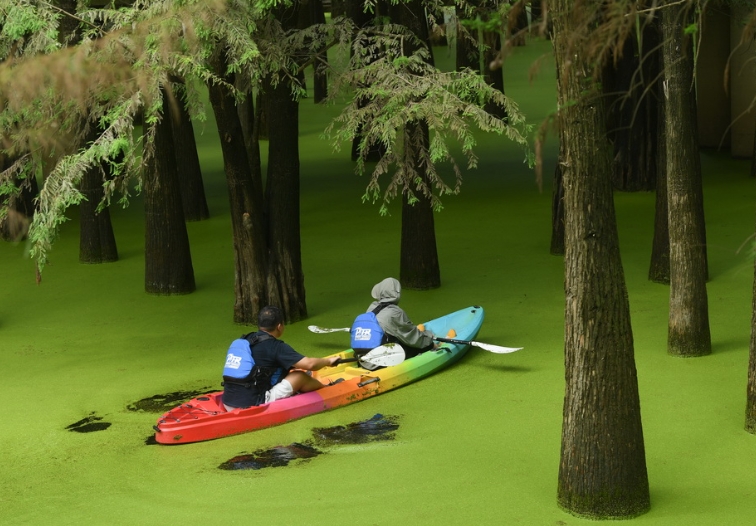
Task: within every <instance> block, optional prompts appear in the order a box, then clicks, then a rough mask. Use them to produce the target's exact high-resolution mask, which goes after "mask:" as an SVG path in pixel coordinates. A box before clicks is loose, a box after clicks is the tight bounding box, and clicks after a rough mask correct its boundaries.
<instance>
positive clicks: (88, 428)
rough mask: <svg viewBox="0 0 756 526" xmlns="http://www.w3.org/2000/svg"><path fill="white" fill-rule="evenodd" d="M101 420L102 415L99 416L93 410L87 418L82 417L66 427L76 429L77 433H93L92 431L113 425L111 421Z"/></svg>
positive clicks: (71, 429) (102, 429) (70, 429)
mask: <svg viewBox="0 0 756 526" xmlns="http://www.w3.org/2000/svg"><path fill="white" fill-rule="evenodd" d="M101 420H102V417H101V416H97V415H96V414H95V412H94V411H92V412H91V413H89V416H87V417H86V418H82V419H81V420H79V421H78V422H74V423H73V424H71V425H69V426H66V429H68V430H69V431H76V432H77V433H91V432H92V431H104V430H105V429H107V428H109V427H110V426H111V424H110V422H102V421H101Z"/></svg>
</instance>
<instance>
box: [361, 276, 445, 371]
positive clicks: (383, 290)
mask: <svg viewBox="0 0 756 526" xmlns="http://www.w3.org/2000/svg"><path fill="white" fill-rule="evenodd" d="M370 294H371V295H372V296H373V299H374V300H375V301H373V302H372V303H371V304H370V306H369V307H368V309H367V311H366V312H375V317H376V319H377V321H378V324H379V325H380V326H381V328H382V329H383V332H384V333H385V334H386V338H385V339H386V340H387V341H386V342H384V343H392V342H394V343H399V344H400V345H401V346H402V347H403V348H404V352H405V353H406V356H407V358H412V357H413V356H417V355H418V354H420V353H423V352H425V351H430V350H431V349H434V348H436V347H438V344H437V343H436V342H434V340H433V333H432V332H431V331H426V330H424V329H423V327H422V326H420V327H418V326H416V325H415V324H414V323H412V322H411V321H410V319H409V317H408V316H407V314H406V313H405V312H404V310H402V308H401V307H399V305H397V304H398V303H399V299H400V298H401V296H402V286H401V284H400V283H399V281H398V280H396V279H394V278H386V279H384V280H383V281H381V282H380V283H378V284H376V285H375V286H374V287H373V290H372V292H371V293H370Z"/></svg>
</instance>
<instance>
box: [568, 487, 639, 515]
mask: <svg viewBox="0 0 756 526" xmlns="http://www.w3.org/2000/svg"><path fill="white" fill-rule="evenodd" d="M622 500H623V501H626V502H619V500H616V499H612V498H604V497H601V496H593V497H577V496H573V497H571V498H564V497H561V496H560V497H558V498H557V505H558V506H559V507H560V508H561V509H562V510H564V511H566V512H567V513H569V514H570V515H574V516H575V517H580V518H583V519H592V520H621V519H633V518H635V517H638V516H640V515H643V514H644V513H646V512H648V511H649V510H650V509H651V501H650V498H649V495H648V492H647V491H646V492H645V494H642V495H639V496H638V497H637V500H636V499H627V498H625V499H622Z"/></svg>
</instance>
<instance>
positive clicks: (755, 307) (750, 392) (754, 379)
mask: <svg viewBox="0 0 756 526" xmlns="http://www.w3.org/2000/svg"><path fill="white" fill-rule="evenodd" d="M754 263H755V264H754V280H753V300H752V303H751V310H752V311H753V314H752V316H751V345H750V352H749V353H748V385H747V388H746V414H745V430H746V431H748V432H749V433H753V434H754V435H756V259H755V260H754Z"/></svg>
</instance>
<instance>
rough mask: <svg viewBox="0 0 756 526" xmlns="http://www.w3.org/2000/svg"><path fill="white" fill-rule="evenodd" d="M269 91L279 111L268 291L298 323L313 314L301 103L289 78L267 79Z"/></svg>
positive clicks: (269, 206) (273, 111) (272, 157)
mask: <svg viewBox="0 0 756 526" xmlns="http://www.w3.org/2000/svg"><path fill="white" fill-rule="evenodd" d="M263 90H264V91H265V102H266V104H267V108H266V111H267V114H268V115H275V116H276V118H275V119H270V121H269V122H268V141H269V143H268V176H267V186H266V189H265V191H266V194H265V195H266V208H265V209H266V212H267V217H268V239H269V247H270V253H269V254H270V259H269V269H268V291H269V294H270V301H271V302H275V304H276V305H278V306H280V307H281V308H282V309H283V311H284V316H285V318H286V321H287V322H294V321H299V320H301V319H304V318H306V317H307V304H306V303H305V288H304V272H303V271H302V254H301V242H300V228H299V102H297V101H295V100H293V99H292V97H291V86H290V85H289V84H288V83H287V82H280V83H279V84H278V85H277V86H275V87H274V86H273V85H272V84H271V82H270V79H266V80H265V81H264V82H263ZM275 300H277V301H275Z"/></svg>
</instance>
